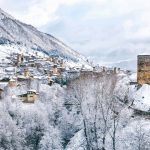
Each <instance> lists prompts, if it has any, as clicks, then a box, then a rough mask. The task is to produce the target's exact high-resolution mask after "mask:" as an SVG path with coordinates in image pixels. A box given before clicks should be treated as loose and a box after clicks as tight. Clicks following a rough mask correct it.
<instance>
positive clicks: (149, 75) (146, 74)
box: [137, 55, 150, 85]
mask: <svg viewBox="0 0 150 150" xmlns="http://www.w3.org/2000/svg"><path fill="white" fill-rule="evenodd" d="M137 82H138V84H140V85H143V84H150V55H138V57H137Z"/></svg>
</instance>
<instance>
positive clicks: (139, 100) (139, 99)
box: [133, 84, 150, 109]
mask: <svg viewBox="0 0 150 150" xmlns="http://www.w3.org/2000/svg"><path fill="white" fill-rule="evenodd" d="M133 97H134V99H135V105H136V107H138V108H139V107H140V108H142V106H145V105H146V106H147V107H146V106H145V107H146V108H147V109H149V108H150V85H148V84H144V85H143V86H142V87H141V88H140V89H139V90H137V91H136V92H135V94H134V96H133Z"/></svg>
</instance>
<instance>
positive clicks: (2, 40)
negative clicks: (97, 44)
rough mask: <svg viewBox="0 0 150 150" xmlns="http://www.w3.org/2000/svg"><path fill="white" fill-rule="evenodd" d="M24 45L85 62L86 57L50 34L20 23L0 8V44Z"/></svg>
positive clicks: (48, 53)
mask: <svg viewBox="0 0 150 150" xmlns="http://www.w3.org/2000/svg"><path fill="white" fill-rule="evenodd" d="M8 43H9V44H13V45H17V46H25V47H27V48H30V49H33V50H35V51H41V52H43V53H45V54H47V55H55V56H60V57H62V58H65V59H69V60H72V61H74V62H78V61H79V62H81V63H85V61H86V58H85V57H83V56H81V55H80V54H79V53H77V52H76V51H74V50H72V49H71V48H70V47H68V46H67V45H65V44H64V43H63V42H61V41H59V40H58V39H56V38H55V37H53V36H52V35H49V34H46V33H42V32H40V31H38V30H37V29H36V28H34V27H33V26H31V25H27V24H25V23H22V22H20V21H18V20H16V19H14V18H13V17H11V16H10V15H8V14H7V13H5V12H4V11H3V10H1V9H0V44H1V45H2V44H8Z"/></svg>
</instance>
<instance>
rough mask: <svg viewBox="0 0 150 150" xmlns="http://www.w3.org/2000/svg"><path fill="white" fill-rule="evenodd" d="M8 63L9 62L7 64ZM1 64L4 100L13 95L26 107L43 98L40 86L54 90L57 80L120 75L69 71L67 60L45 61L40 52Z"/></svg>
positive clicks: (77, 69)
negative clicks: (47, 86)
mask: <svg viewBox="0 0 150 150" xmlns="http://www.w3.org/2000/svg"><path fill="white" fill-rule="evenodd" d="M6 60H7V61H6ZM6 60H3V62H2V63H1V64H0V98H4V95H8V92H10V93H11V95H12V98H17V99H20V100H21V101H22V102H25V103H33V102H34V101H36V100H37V99H38V97H39V88H40V84H48V85H49V86H52V85H53V83H54V82H56V81H57V79H61V80H62V78H64V77H65V79H66V78H69V79H71V78H74V77H77V76H79V75H80V74H91V73H92V74H93V73H113V74H117V73H120V72H121V70H120V68H116V67H115V68H106V67H99V66H96V67H91V69H87V68H86V67H85V66H84V65H82V66H81V67H72V68H68V67H67V65H66V62H65V61H64V59H62V58H59V57H56V56H50V57H48V56H47V57H44V56H41V55H39V54H38V53H37V52H35V53H34V54H28V53H11V54H10V56H7V57H6Z"/></svg>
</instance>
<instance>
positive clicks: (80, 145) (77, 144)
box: [66, 130, 85, 150]
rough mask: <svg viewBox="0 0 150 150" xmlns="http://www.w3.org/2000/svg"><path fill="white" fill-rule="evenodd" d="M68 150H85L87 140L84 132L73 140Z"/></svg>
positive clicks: (80, 132)
mask: <svg viewBox="0 0 150 150" xmlns="http://www.w3.org/2000/svg"><path fill="white" fill-rule="evenodd" d="M66 150H85V138H84V133H83V130H80V131H79V132H77V133H76V134H75V136H74V137H73V138H71V140H70V142H69V144H68V146H67V148H66Z"/></svg>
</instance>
